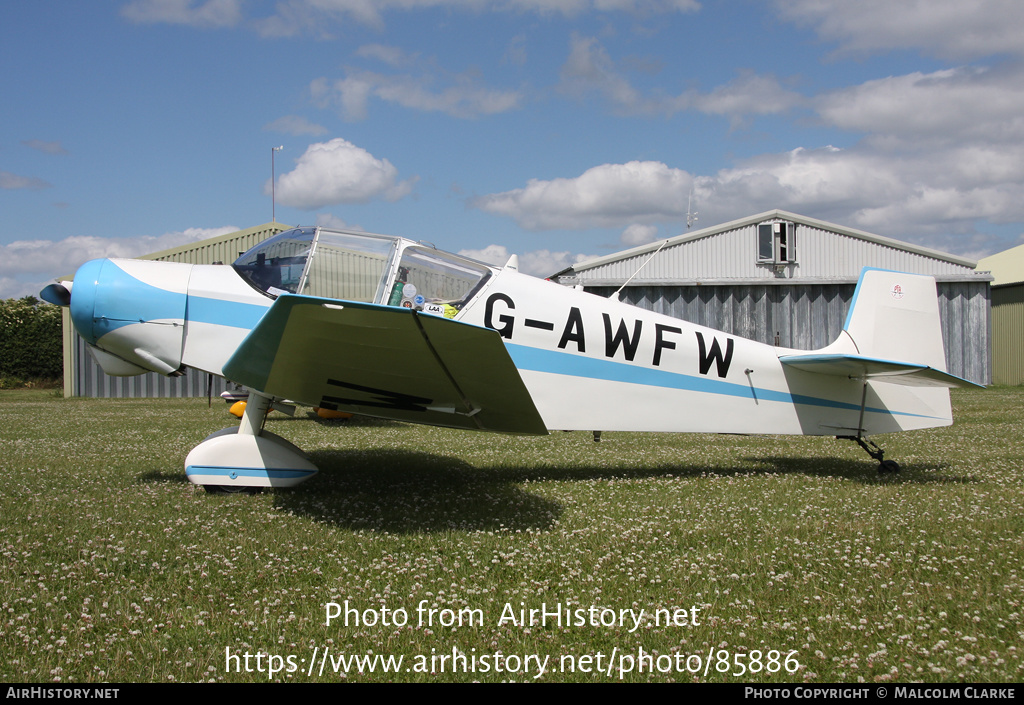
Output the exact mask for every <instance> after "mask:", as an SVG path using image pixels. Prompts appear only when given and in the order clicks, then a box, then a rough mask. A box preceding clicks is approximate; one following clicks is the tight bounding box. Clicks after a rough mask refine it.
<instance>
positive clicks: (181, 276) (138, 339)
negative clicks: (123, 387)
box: [71, 259, 192, 375]
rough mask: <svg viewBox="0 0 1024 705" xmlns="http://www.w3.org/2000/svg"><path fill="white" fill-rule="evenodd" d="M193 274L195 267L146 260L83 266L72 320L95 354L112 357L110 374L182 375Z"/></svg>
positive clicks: (75, 288)
mask: <svg viewBox="0 0 1024 705" xmlns="http://www.w3.org/2000/svg"><path fill="white" fill-rule="evenodd" d="M191 271H192V265H190V264H181V263H177V262H152V261H142V260H111V259H97V260H92V261H91V262H86V263H85V264H83V265H82V266H81V267H79V269H78V271H77V272H76V273H75V282H74V285H73V288H72V291H73V294H72V296H71V320H72V322H73V323H74V325H75V330H77V331H78V333H79V335H81V336H82V338H84V339H85V341H86V342H87V343H88V344H89V345H90V346H92V348H91V349H93V352H94V354H96V350H97V349H98V350H100V351H104V352H105V353H109V355H106V356H105V357H103V360H100V364H101V366H103V369H104V370H107V371H108V374H118V375H123V374H139V373H140V372H143V371H145V370H152V371H154V372H160V373H161V374H165V375H170V374H175V373H177V371H178V369H179V368H180V366H181V354H182V353H181V351H182V345H183V342H184V331H185V308H186V299H187V295H188V280H189V275H190V273H191ZM115 358H116V361H115ZM104 360H106V363H105V362H104ZM123 363H127V366H126V365H125V364H123ZM108 367H109V368H110V369H108Z"/></svg>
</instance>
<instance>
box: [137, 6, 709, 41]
mask: <svg viewBox="0 0 1024 705" xmlns="http://www.w3.org/2000/svg"><path fill="white" fill-rule="evenodd" d="M222 1H223V4H226V5H235V4H236V2H235V0H222ZM208 4H211V5H212V4H217V5H219V4H221V3H219V2H216V0H210V3H208ZM135 5H139V6H141V7H140V8H139V9H134V6H135ZM150 6H155V7H150ZM130 7H133V10H132V14H129V13H128V12H127V11H126V12H125V14H126V16H129V17H130V18H132V19H134V16H133V15H139V16H141V17H146V18H153V19H147V20H145V21H151V22H153V21H166V22H179V23H180V22H182V20H181V19H179V18H180V17H181V16H185V17H187V18H190V19H192V22H190V23H194V24H198V22H199V17H198V16H201V15H202V14H213V13H212V12H208V13H200V10H204V9H205V6H202V7H200V8H196V9H192V8H191V3H190V2H189V1H188V0H137V1H136V2H134V3H133V4H132V6H130ZM274 7H275V9H274V14H272V15H268V16H264V17H261V18H254V19H253V21H252V23H251V24H252V26H253V27H255V28H256V29H257V31H259V32H260V33H261V34H263V35H264V36H275V37H285V36H295V35H297V34H301V33H310V34H314V35H318V36H329V33H330V27H331V26H332V25H339V24H342V23H346V22H348V21H349V20H352V21H355V22H358V23H360V24H362V25H365V26H367V27H371V28H374V29H378V30H381V29H383V28H384V16H385V15H386V14H388V13H392V12H415V11H421V10H429V9H434V8H440V9H445V10H452V11H459V10H461V11H466V12H495V13H498V12H501V13H512V12H515V13H535V14H538V15H542V16H545V15H561V16H564V17H575V16H578V15H581V14H584V13H594V14H606V13H626V14H632V15H636V16H641V17H643V16H651V15H655V14H668V13H689V12H696V11H698V10H699V9H700V3H698V2H697V0H280V1H279V2H277V3H276V4H275V6H274ZM211 9H212V8H211ZM164 18H166V19H164ZM193 18H194V19H193ZM137 21H143V20H137Z"/></svg>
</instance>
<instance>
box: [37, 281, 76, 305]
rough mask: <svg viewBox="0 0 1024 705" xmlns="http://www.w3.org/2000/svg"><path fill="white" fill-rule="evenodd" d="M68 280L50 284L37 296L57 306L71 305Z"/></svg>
mask: <svg viewBox="0 0 1024 705" xmlns="http://www.w3.org/2000/svg"><path fill="white" fill-rule="evenodd" d="M69 284H70V282H60V283H58V284H50V285H49V286H48V287H46V288H45V289H43V290H42V291H40V292H39V297H40V298H41V299H42V300H43V301H47V302H49V303H51V304H56V305H57V306H70V305H71V287H70V286H68V285H69Z"/></svg>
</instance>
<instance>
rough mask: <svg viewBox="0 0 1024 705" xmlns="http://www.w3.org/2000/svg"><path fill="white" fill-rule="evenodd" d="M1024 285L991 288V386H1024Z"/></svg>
mask: <svg viewBox="0 0 1024 705" xmlns="http://www.w3.org/2000/svg"><path fill="white" fill-rule="evenodd" d="M1021 341H1024V284H1012V285H1009V286H997V287H993V288H992V382H993V383H995V384H1024V345H1021Z"/></svg>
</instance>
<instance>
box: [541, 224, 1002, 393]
mask: <svg viewBox="0 0 1024 705" xmlns="http://www.w3.org/2000/svg"><path fill="white" fill-rule="evenodd" d="M976 265H977V263H976V262H974V261H973V260H968V259H965V258H962V257H957V256H955V255H950V254H946V253H943V252H938V251H936V250H931V249H928V248H924V247H918V246H916V245H911V244H909V243H905V242H900V241H897V240H892V239H889V238H885V237H881V236H879V235H873V234H871V233H867V232H863V231H860V230H853V229H851V228H847V227H844V226H841V225H835V224H833V223H826V222H824V221H821V220H815V219H813V218H808V217H806V216H801V215H797V214H795V213H787V212H785V211H780V210H773V211H768V212H766V213H759V214H757V215H752V216H749V217H747V218H741V219H740V220H734V221H732V222H730V223H723V224H721V225H716V226H714V227H710V228H705V229H703V230H698V231H694V232H692V233H686V234H684V235H679V236H677V237H674V238H670V239H668V240H661V241H658V242H654V243H651V244H648V245H642V246H640V247H634V248H632V249H629V250H625V251H623V252H618V253H616V254H612V255H608V256H605V257H598V258H596V259H592V260H588V261H586V262H582V263H580V264H577V265H574V266H573V267H569V268H568V269H565V270H562V271H561V272H558V273H557V274H555V275H554V276H553V277H552V279H554V280H555V281H558V282H560V283H562V284H567V285H582V286H583V287H584V288H585V289H586V290H587V291H590V292H593V293H594V294H598V295H600V296H608V295H610V294H612V293H614V292H615V291H616V290H617V289H619V288H620V287H623V285H625V286H624V288H623V290H622V293H621V294H620V298H621V300H622V301H625V302H627V303H631V304H634V305H636V306H640V307H642V308H645V309H649V310H653V311H658V312H660V313H664V314H667V315H669V316H673V317H675V318H681V319H684V320H687V321H691V322H693V323H697V324H699V325H705V326H709V327H711V328H715V329H718V330H724V331H726V332H729V333H733V334H734V335H738V336H743V337H745V338H752V339H754V340H758V341H760V342H763V343H768V344H775V345H780V346H783V347H790V348H798V349H803V350H815V349H818V348H822V347H824V346H826V345H828V344H829V343H831V342H832V341H833V340H835V339H836V337H837V336H838V335H839V333H840V331H842V328H843V323H844V321H845V319H846V312H847V309H848V308H849V304H850V300H851V299H852V297H853V292H854V289H855V287H856V284H857V279H858V277H859V276H860V272H861V269H862V268H864V267H876V268H879V269H890V270H897V271H904V272H911V273H916V274H930V275H932V276H934V277H935V279H936V281H937V283H938V293H939V308H940V314H941V317H942V334H943V342H944V344H945V348H946V363H947V370H948V371H949V372H951V373H952V374H954V375H957V376H960V377H964V378H966V379H969V380H971V381H972V382H977V383H979V384H988V383H990V382H991V376H992V375H991V365H990V354H989V353H990V345H989V343H990V339H991V333H990V331H991V323H990V307H989V295H990V292H989V284H990V282H991V281H992V277H991V276H990V275H989V274H988V273H987V272H976V271H975V267H976Z"/></svg>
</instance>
